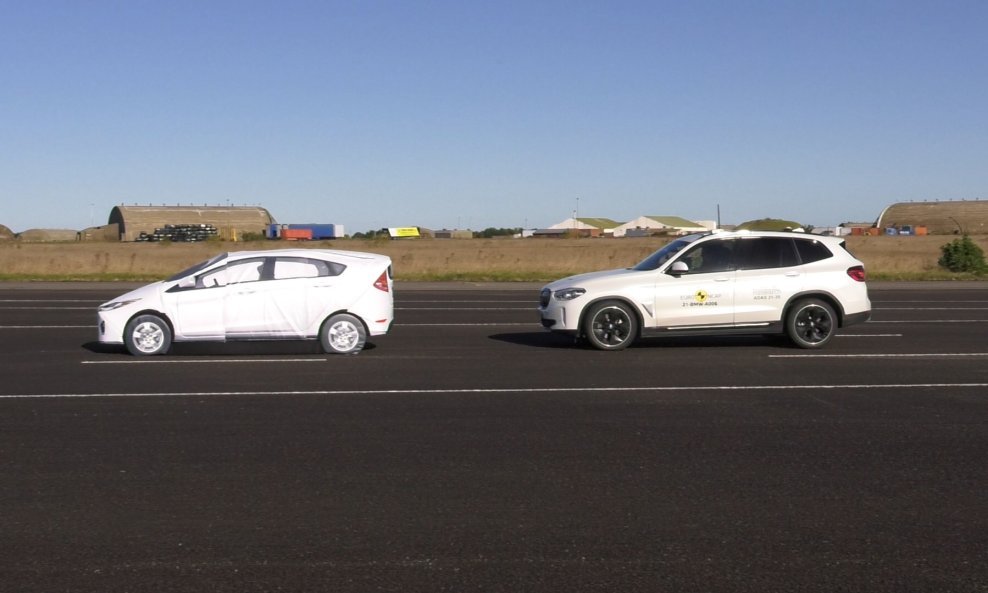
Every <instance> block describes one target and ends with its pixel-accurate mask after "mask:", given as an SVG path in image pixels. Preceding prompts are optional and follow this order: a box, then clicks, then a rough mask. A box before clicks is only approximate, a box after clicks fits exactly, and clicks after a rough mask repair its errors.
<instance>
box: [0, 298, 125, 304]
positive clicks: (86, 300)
mask: <svg viewBox="0 0 988 593" xmlns="http://www.w3.org/2000/svg"><path fill="white" fill-rule="evenodd" d="M103 302H105V301H96V300H93V299H0V303H95V304H99V303H103Z"/></svg>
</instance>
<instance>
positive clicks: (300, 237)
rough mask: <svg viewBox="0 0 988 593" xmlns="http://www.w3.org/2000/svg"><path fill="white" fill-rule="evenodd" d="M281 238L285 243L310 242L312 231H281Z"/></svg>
mask: <svg viewBox="0 0 988 593" xmlns="http://www.w3.org/2000/svg"><path fill="white" fill-rule="evenodd" d="M281 238H282V239H284V240H285V241H310V240H312V229H291V228H289V229H281Z"/></svg>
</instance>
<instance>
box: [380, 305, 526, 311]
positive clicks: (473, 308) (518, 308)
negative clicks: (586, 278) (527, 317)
mask: <svg viewBox="0 0 988 593" xmlns="http://www.w3.org/2000/svg"><path fill="white" fill-rule="evenodd" d="M537 310H538V307H536V306H535V305H534V304H533V305H532V306H531V307H395V311H537Z"/></svg>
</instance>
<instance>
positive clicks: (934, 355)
mask: <svg viewBox="0 0 988 593" xmlns="http://www.w3.org/2000/svg"><path fill="white" fill-rule="evenodd" d="M981 356H988V352H922V353H913V354H877V353H876V354H769V355H768V357H769V358H977V357H981Z"/></svg>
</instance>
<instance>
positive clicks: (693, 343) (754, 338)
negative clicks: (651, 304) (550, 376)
mask: <svg viewBox="0 0 988 593" xmlns="http://www.w3.org/2000/svg"><path fill="white" fill-rule="evenodd" d="M488 338H489V339H491V340H496V341H498V342H505V343H508V344H515V345H517V346H528V347H530V348H552V349H566V348H579V349H584V350H593V348H592V347H591V346H590V345H589V344H588V343H587V342H586V340H576V339H574V338H572V337H569V336H566V335H563V334H553V333H548V332H515V333H504V334H494V335H491V336H488ZM751 346H761V347H768V348H782V349H791V348H792V344H791V343H790V342H789V341H788V340H787V339H786V338H785V337H783V336H760V335H751V336H686V337H668V338H663V337H658V338H644V339H640V340H638V341H637V342H635V343H634V344H633V345H631V346H630V348H632V349H635V350H647V349H650V348H714V347H720V348H735V347H751Z"/></svg>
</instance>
